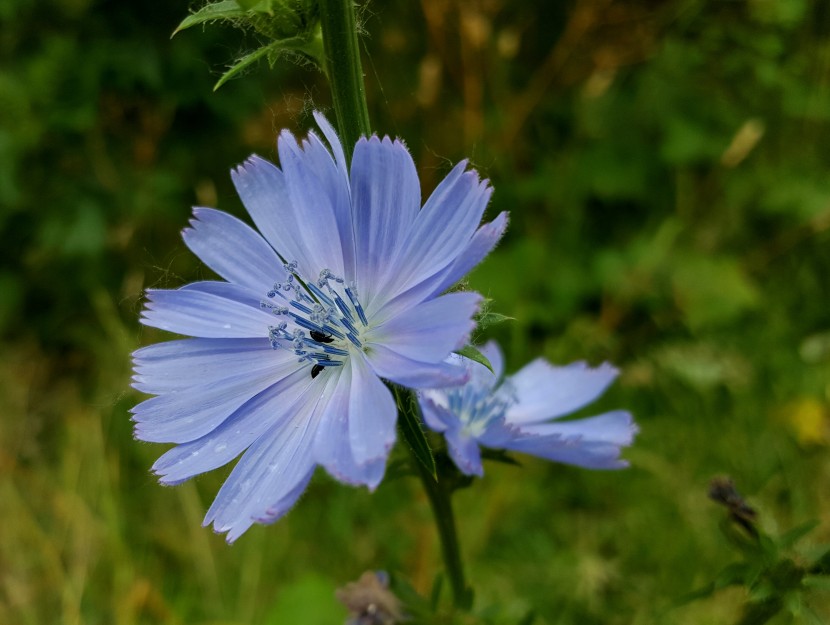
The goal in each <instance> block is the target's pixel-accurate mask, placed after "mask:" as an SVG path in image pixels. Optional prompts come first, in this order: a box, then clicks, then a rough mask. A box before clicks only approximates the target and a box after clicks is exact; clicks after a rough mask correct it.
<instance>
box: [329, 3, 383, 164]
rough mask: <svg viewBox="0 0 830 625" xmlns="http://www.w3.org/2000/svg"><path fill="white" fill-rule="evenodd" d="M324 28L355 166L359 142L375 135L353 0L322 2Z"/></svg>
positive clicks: (337, 107)
mask: <svg viewBox="0 0 830 625" xmlns="http://www.w3.org/2000/svg"><path fill="white" fill-rule="evenodd" d="M320 25H321V26H322V29H323V50H324V52H325V71H326V74H327V75H328V79H329V84H330V85H331V94H332V100H333V102H334V112H335V114H336V115H337V127H338V128H339V130H340V140H341V142H342V143H343V149H344V150H345V152H346V160H348V161H349V163H351V160H352V152H353V151H354V146H355V143H357V140H358V139H359V138H360V137H361V136H363V135H366V136H368V135H369V134H370V132H371V129H370V126H369V109H368V108H367V106H366V92H365V90H364V87H363V69H362V67H361V65H360V48H359V47H358V41H357V23H356V21H355V13H354V3H353V2H352V0H320Z"/></svg>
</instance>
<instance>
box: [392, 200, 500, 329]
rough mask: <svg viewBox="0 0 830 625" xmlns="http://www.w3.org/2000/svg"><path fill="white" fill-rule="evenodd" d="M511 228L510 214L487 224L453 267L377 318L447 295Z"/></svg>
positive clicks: (408, 293) (398, 299) (407, 292)
mask: <svg viewBox="0 0 830 625" xmlns="http://www.w3.org/2000/svg"><path fill="white" fill-rule="evenodd" d="M506 227H507V213H501V214H500V215H499V216H498V217H496V219H494V220H493V221H491V222H490V223H487V224H484V225H483V226H481V228H479V229H478V230H477V231H476V233H475V234H474V235H473V238H472V239H471V240H470V241H469V242H468V243H467V244H466V247H465V248H464V249H463V251H461V252H460V253H459V255H458V257H457V258H456V259H455V261H453V262H452V263H451V264H450V265H448V266H446V267H445V268H444V269H442V270H441V271H439V272H437V273H435V274H433V275H432V276H429V277H427V278H425V279H424V280H422V281H421V282H418V283H417V284H415V285H413V286H411V287H409V288H408V289H406V290H405V291H404V292H402V293H399V294H398V295H396V296H395V297H393V298H392V299H391V300H389V301H388V302H387V303H386V304H385V305H384V306H383V307H382V308H381V309H380V310H379V311H378V312H377V313H376V315H377V316H378V317H380V318H384V317H386V316H388V315H394V314H396V313H397V312H399V311H400V310H405V309H406V308H408V307H410V306H412V305H414V304H417V303H419V302H422V301H424V300H426V299H429V298H430V297H434V296H436V295H438V294H440V293H443V292H444V291H446V290H447V289H448V288H449V287H451V286H452V285H454V284H456V283H457V282H458V281H459V280H461V279H462V278H463V277H464V276H466V275H467V274H468V273H469V272H470V271H471V270H472V269H473V268H474V267H475V266H476V265H478V263H480V262H481V261H482V260H483V259H484V257H485V256H487V254H489V253H490V251H491V250H492V249H493V248H494V247H495V246H496V244H497V243H498V242H499V240H500V239H501V236H502V235H503V234H504V230H505V228H506Z"/></svg>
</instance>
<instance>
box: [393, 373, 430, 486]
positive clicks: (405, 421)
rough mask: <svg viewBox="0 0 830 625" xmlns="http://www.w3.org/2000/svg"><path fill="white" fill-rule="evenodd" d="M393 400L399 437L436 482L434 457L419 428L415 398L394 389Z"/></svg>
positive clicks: (418, 413) (406, 392) (421, 429)
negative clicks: (396, 405) (394, 400)
mask: <svg viewBox="0 0 830 625" xmlns="http://www.w3.org/2000/svg"><path fill="white" fill-rule="evenodd" d="M395 399H396V401H397V404H398V414H399V416H400V418H399V419H398V429H399V430H400V431H401V436H403V439H404V440H405V441H406V444H407V445H409V448H410V449H411V450H412V453H413V454H414V455H415V458H416V459H417V460H418V462H420V463H421V464H422V465H423V466H424V468H425V469H426V470H427V471H428V472H429V474H430V475H431V476H432V477H433V478H434V479H435V480H436V481H437V480H438V473H437V471H436V469H435V457H434V456H433V455H432V449H431V448H430V446H429V441H428V440H427V436H426V433H425V432H424V428H423V427H422V426H421V418H420V410H419V408H418V404H417V402H416V401H415V397H414V396H413V395H412V393H411V392H410V391H406V390H403V389H397V388H396V389H395Z"/></svg>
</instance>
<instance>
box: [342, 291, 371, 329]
mask: <svg viewBox="0 0 830 625" xmlns="http://www.w3.org/2000/svg"><path fill="white" fill-rule="evenodd" d="M346 295H347V296H348V297H349V301H351V303H352V306H354V309H355V310H356V311H357V315H358V317H360V321H362V322H363V325H364V326H367V325H369V322H368V321H367V320H366V313H364V312H363V306H361V305H360V302H359V301H358V300H357V296H356V295H355V294H354V293H353V287H346Z"/></svg>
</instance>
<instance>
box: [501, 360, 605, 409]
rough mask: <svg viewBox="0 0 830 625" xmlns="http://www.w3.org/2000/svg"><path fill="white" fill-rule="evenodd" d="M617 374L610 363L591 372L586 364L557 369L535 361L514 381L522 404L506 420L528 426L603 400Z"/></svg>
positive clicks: (522, 370)
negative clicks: (602, 396)
mask: <svg viewBox="0 0 830 625" xmlns="http://www.w3.org/2000/svg"><path fill="white" fill-rule="evenodd" d="M617 373H618V372H617V370H616V369H615V368H614V367H612V366H611V365H609V364H608V363H603V364H602V365H600V366H599V367H597V368H595V369H591V368H590V367H588V365H587V364H585V363H584V362H574V363H571V364H569V365H566V366H564V367H555V366H553V365H551V364H550V363H548V362H546V361H545V360H543V359H541V358H539V359H537V360H534V361H533V362H531V363H530V364H528V365H526V366H525V367H524V368H522V369H521V370H520V371H519V372H518V373H516V374H515V375H513V376H512V377H511V378H510V379H511V382H512V384H513V387H514V388H515V389H516V395H517V397H518V400H519V401H518V403H517V404H516V405H515V406H513V407H511V408H510V410H508V412H507V416H506V420H507V422H508V423H516V424H526V423H534V422H538V421H545V420H548V419H553V418H557V417H561V416H562V415H566V414H569V413H571V412H573V411H574V410H578V409H579V408H582V407H583V406H586V405H588V404H589V403H591V402H592V401H594V400H595V399H596V398H597V397H599V396H600V395H601V394H602V393H603V391H604V390H605V389H606V388H608V385H609V384H611V382H613V381H614V378H616V377H617Z"/></svg>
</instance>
